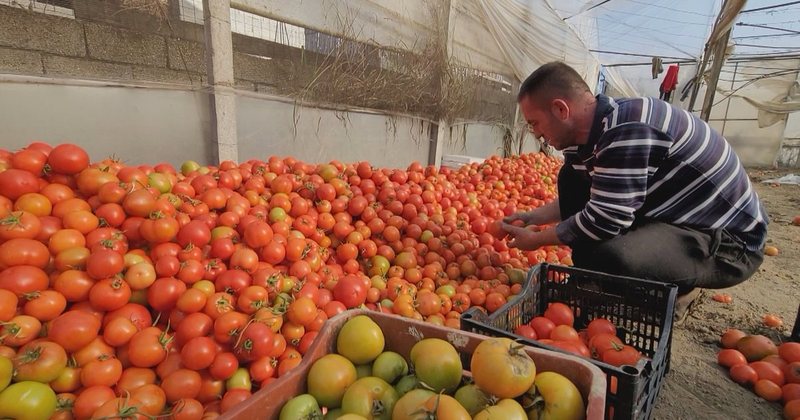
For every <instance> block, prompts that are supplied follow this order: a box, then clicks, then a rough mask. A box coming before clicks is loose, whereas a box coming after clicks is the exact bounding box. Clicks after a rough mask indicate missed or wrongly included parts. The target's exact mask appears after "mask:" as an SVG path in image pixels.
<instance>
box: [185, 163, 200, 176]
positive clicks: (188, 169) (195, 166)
mask: <svg viewBox="0 0 800 420" xmlns="http://www.w3.org/2000/svg"><path fill="white" fill-rule="evenodd" d="M199 169H200V164H199V163H197V162H195V161H193V160H187V161H186V162H183V165H181V173H182V174H184V175H189V174H190V173H192V172H194V171H197V170H199Z"/></svg>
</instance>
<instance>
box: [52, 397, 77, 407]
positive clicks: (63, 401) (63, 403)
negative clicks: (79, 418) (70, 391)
mask: <svg viewBox="0 0 800 420" xmlns="http://www.w3.org/2000/svg"><path fill="white" fill-rule="evenodd" d="M74 406H75V400H74V399H72V398H65V397H61V396H59V397H57V399H56V411H72V408H73V407H74Z"/></svg>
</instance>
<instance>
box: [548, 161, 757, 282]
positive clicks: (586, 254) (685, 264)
mask: <svg viewBox="0 0 800 420" xmlns="http://www.w3.org/2000/svg"><path fill="white" fill-rule="evenodd" d="M589 187H590V181H589V180H588V179H587V178H584V177H583V176H581V175H580V174H578V173H576V172H574V171H571V170H566V171H565V170H563V169H562V171H561V173H560V174H559V179H558V195H559V205H560V210H561V218H562V219H566V218H568V217H569V216H571V215H573V214H575V213H577V212H579V211H581V210H583V208H584V206H585V205H586V202H587V201H588V199H589ZM763 260H764V253H763V251H758V252H754V251H749V250H747V248H746V247H745V244H744V242H743V241H742V240H740V239H739V238H738V237H736V236H734V235H732V234H730V233H729V232H728V231H726V230H725V229H713V230H712V229H707V230H703V229H692V228H688V227H685V226H677V225H672V224H668V223H662V222H658V221H655V220H648V219H646V218H643V217H637V219H636V220H635V221H634V224H633V226H632V227H631V228H630V229H629V230H627V231H624V232H623V233H621V234H620V235H618V236H616V237H614V238H612V239H609V240H606V241H582V242H580V243H577V244H573V246H572V261H573V262H574V264H575V266H576V267H579V268H585V269H587V270H594V271H600V272H603V273H608V274H616V275H621V276H628V277H636V278H642V279H648V280H653V281H659V282H664V283H673V284H676V285H678V293H679V294H684V293H687V292H689V291H691V290H692V289H694V288H695V287H701V288H707V289H722V288H726V287H731V286H734V285H736V284H739V283H741V282H743V281H745V280H747V279H748V278H749V277H750V276H752V275H753V273H755V271H756V270H757V269H758V267H759V266H760V265H761V263H762V262H763Z"/></svg>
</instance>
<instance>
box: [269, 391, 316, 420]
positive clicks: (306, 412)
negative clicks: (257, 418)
mask: <svg viewBox="0 0 800 420" xmlns="http://www.w3.org/2000/svg"><path fill="white" fill-rule="evenodd" d="M321 419H322V411H321V410H320V409H319V404H318V403H317V400H315V399H314V397H312V396H311V395H309V394H303V395H298V396H296V397H294V398H292V399H291V400H289V401H288V402H287V403H286V404H284V405H283V408H281V415H280V417H279V420H321Z"/></svg>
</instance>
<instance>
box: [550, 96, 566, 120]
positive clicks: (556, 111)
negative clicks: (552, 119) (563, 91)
mask: <svg viewBox="0 0 800 420" xmlns="http://www.w3.org/2000/svg"><path fill="white" fill-rule="evenodd" d="M550 112H552V113H553V115H555V116H556V118H558V119H560V120H562V121H563V120H566V119H567V118H569V113H570V110H569V105H568V104H567V102H566V101H565V100H563V99H553V101H552V102H551V103H550Z"/></svg>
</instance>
